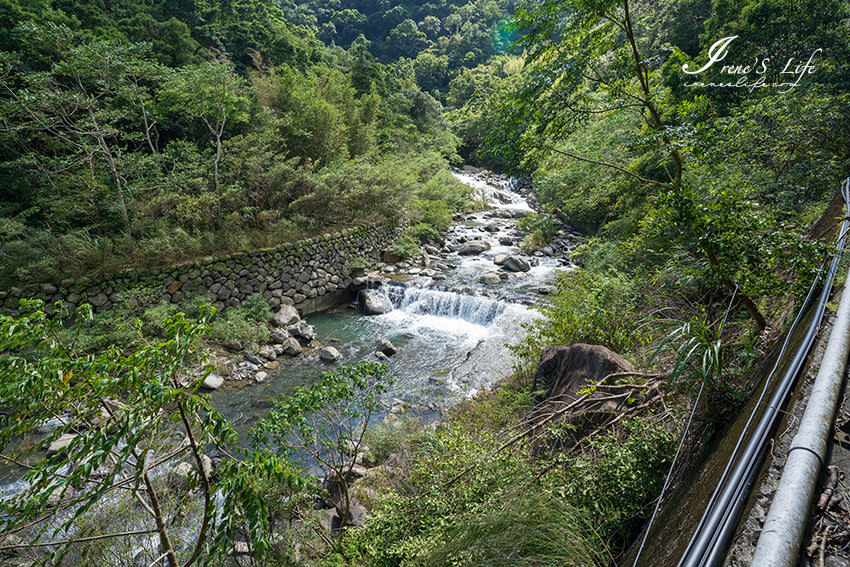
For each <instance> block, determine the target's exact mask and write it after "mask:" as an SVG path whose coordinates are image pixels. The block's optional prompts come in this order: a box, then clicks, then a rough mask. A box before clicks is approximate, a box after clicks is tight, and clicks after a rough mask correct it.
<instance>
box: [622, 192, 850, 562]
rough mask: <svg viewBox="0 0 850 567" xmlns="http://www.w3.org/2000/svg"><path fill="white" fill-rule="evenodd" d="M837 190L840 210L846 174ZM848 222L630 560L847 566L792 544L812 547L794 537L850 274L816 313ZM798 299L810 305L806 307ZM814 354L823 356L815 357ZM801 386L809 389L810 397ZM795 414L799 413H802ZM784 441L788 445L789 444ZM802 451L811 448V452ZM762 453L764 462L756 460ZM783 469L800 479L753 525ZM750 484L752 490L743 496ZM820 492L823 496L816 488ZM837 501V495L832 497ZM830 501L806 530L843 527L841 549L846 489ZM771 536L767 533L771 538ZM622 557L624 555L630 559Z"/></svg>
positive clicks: (824, 425) (810, 479)
mask: <svg viewBox="0 0 850 567" xmlns="http://www.w3.org/2000/svg"><path fill="white" fill-rule="evenodd" d="M841 197H843V200H844V203H845V206H846V207H847V210H848V211H850V180H847V181H845V182H844V183H843V184H842V187H841ZM838 202H840V201H838ZM834 209H835V210H834V211H833V210H832V206H831V209H830V211H831V212H830V213H829V217H830V218H833V219H834V218H835V216H838V214H839V213H838V211H839V210H840V209H839V208H838V204H837V203H836V206H835V207H834ZM833 213H835V214H834V215H833ZM824 218H826V214H825V215H824ZM819 222H820V221H819ZM833 226H834V224H833ZM848 230H850V217H845V218H844V219H843V222H842V223H841V227H840V230H839V239H838V245H837V247H836V254H835V256H834V257H833V260H832V262H830V265H829V268H828V270H825V269H822V273H821V274H820V275H823V272H826V278H825V280H824V285H823V287H822V289H821V292H820V294H819V298H818V297H816V296H815V291H816V290H817V287H816V286H817V284H818V283H819V282H818V281H816V282H815V283H814V284H813V287H812V289H811V290H810V294H809V297H808V298H807V299H806V301H805V302H803V305H802V307H801V311H800V313H799V314H798V316H797V319H796V320H795V322H794V324H793V325H792V327H791V330H790V331H789V334H788V336H787V337H786V339H785V342H784V344H783V345H782V348H781V349H778V348H776V349H774V350H773V352H777V351H778V354H776V355H775V357H774V356H773V355H771V358H769V359H768V360H770V361H771V362H766V364H773V369H772V370H771V371H770V372H769V373H767V374H765V371H766V370H767V367H765V368H763V369H762V370H759V371H758V372H757V374H758V375H760V376H764V378H763V379H761V380H760V382H761V384H762V387H763V389H762V390H761V394H760V395H758V396H755V397H753V398H752V399H751V401H750V402H748V403H747V409H746V411H745V412H743V413H742V414H740V415H739V416H738V418H736V419H735V420H734V421H733V422H732V423H731V424H730V429H729V431H728V432H727V434H726V435H724V436H723V437H722V438H721V439H719V441H718V443H717V445H716V446H715V447H714V449H713V450H712V451H711V452H710V453H707V458H706V461H705V462H704V463H703V465H702V466H700V467H697V468H695V469H693V471H692V473H689V475H688V476H689V478H686V479H683V483H682V485H681V486H682V489H681V490H678V491H675V493H673V494H671V495H670V502H669V503H668V504H667V505H665V508H666V510H663V509H662V513H661V514H660V516H659V518H658V520H659V522H658V523H657V524H656V526H655V527H654V528H653V529H652V530H651V531H650V537H649V545H647V549H646V550H645V551H646V553H644V554H643V555H642V556H641V561H640V562H639V565H641V566H643V567H648V566H653V567H654V566H655V565H677V564H678V565H679V567H717V566H719V565H726V566H729V567H743V566H745V565H753V566H756V567H763V566H779V565H782V566H786V565H787V566H789V567H790V566H796V565H798V564H800V565H803V566H808V565H818V567H821V566H823V567H839V566H840V567H844V566H847V567H850V563H846V562H843V560H842V559H841V557H840V553H841V551H840V549H838V548H840V547H841V546H837V547H836V546H835V545H832V546H831V547H828V549H829V550H832V551H838V552H839V554H834V555H830V554H828V553H825V552H826V551H827V549H824V553H823V556H821V555H820V554H819V553H818V554H816V555H815V561H814V562H813V563H809V562H808V559H807V558H806V556H805V555H801V553H800V551H799V550H800V547H801V545H802V546H803V547H804V548H805V550H806V551H807V552H809V553H810V554H811V553H812V550H813V547H812V545H811V542H810V541H806V542H802V541H801V540H802V539H803V537H802V536H803V534H804V532H805V531H806V529H807V526H808V525H809V524H810V522H809V513H810V510H811V508H812V506H811V503H812V500H813V499H814V498H815V496H813V495H815V494H817V495H821V492H822V488H819V487H818V486H816V484H817V480H818V475H819V471H818V469H821V466H820V465H821V463H822V462H823V459H824V457H823V453H824V452H825V447H826V445H827V441H825V440H824V439H829V438H830V437H831V432H832V424H833V415H834V410H835V406H836V401H837V399H838V397H839V389H840V386H841V383H842V380H841V378H842V377H843V376H844V369H845V366H846V359H847V350H848V349H847V348H846V345H848V344H850V276H848V279H847V281H846V282H845V287H846V288H848V289H847V290H846V291H845V293H844V294H843V298H842V301H841V303H840V306H839V310H840V314H839V316H838V317H836V318H830V317H826V318H824V317H823V316H824V312H825V310H826V304H827V301H828V300H829V297H830V292H831V281H832V278H833V277H834V276H835V275H836V273H837V271H838V261H839V256H840V251H841V250H842V249H843V243H844V240H845V238H844V237H845V236H846V235H847V233H848ZM808 307H810V309H807V308H808ZM804 313H805V314H804ZM833 325H834V326H835V328H836V331H835V333H831V332H830V331H831V329H830V327H832V326H833ZM833 334H834V338H833V339H832V340H831V341H829V342H830V343H832V344H830V345H829V347H828V348H825V346H826V345H827V342H828V341H827V337H830V336H832V335H833ZM779 346H780V345H777V347H779ZM821 357H823V360H824V362H823V364H822V365H821V364H820V362H821V361H820V358H821ZM819 366H820V367H821V369H820V370H819V369H818V367H819ZM815 373H817V374H818V376H819V379H818V384H817V385H816V386H814V385H813V384H812V382H813V376H814V374H815ZM804 377H805V378H804ZM825 378H829V380H827V382H826V383H824V381H823V379H825ZM791 392H794V395H793V401H792V403H791V404H788V403H786V402H787V400H788V397H789V395H790V394H791ZM811 392H814V394H812V395H811V396H810V394H811ZM810 397H811V400H812V405H811V407H810V409H808V410H805V409H804V408H805V407H806V406H807V405H808V403H807V401H808V399H809V398H810ZM816 408H817V409H816ZM803 414H808V415H806V416H805V417H803ZM745 422H746V423H745ZM804 422H810V423H813V424H814V426H812V425H807V426H805V427H804V428H803V431H804V432H805V431H806V430H812V429H814V430H816V431H818V435H817V437H816V439H814V440H813V439H812V438H809V437H808V436H807V435H806V434H805V433H804V434H803V436H802V437H797V436H796V429H797V427H798V426H799V425H800V423H804ZM840 423H844V421H843V420H842V421H841V422H840ZM792 439H793V441H792ZM733 445H734V447H733ZM791 447H794V449H793V450H791ZM789 450H790V454H791V457H790V458H788V461H789V463H788V464H787V466H786V458H787V455H788V451H789ZM812 451H814V453H815V454H817V456H815V454H812V453H811V452H812ZM796 453H800V454H804V453H806V454H807V456H811V457H812V459H813V460H812V461H811V462H809V459H806V462H805V465H804V466H805V467H808V472H805V470H806V469H805V468H800V467H799V465H795V464H794V462H795V461H797V462H799V460H800V459H799V458H798V457H797V455H795V454H796ZM765 457H767V459H768V461H769V463H770V466H767V467H765V466H763V464H764V460H765ZM848 460H850V459H848ZM812 465H814V466H812ZM791 468H794V469H795V473H794V474H795V475H796V476H797V477H798V478H799V477H804V478H805V479H806V482H805V483H804V484H802V483H796V482H793V481H792V483H791V484H790V485H789V481H788V480H785V481H783V483H784V484H785V485H786V487H785V488H783V489H782V490H781V491H780V494H782V493H785V494H791V497H790V498H789V497H787V496H780V497H779V499H778V500H777V502H778V503H777V504H776V505H775V506H774V508H775V509H773V510H771V511H770V516H771V520H770V523H769V524H768V527H767V528H766V529H763V528H764V521H765V520H766V519H767V518H766V515H767V510H768V509H769V508H771V506H772V501H773V495H774V492H775V491H776V487H777V484H778V479H779V477H780V475H782V474H786V472H787V471H789V470H791ZM765 470H767V476H766V477H765V475H764V473H762V474H759V473H760V472H761V471H765ZM837 472H838V471H837V470H836V471H835V474H834V475H833V476H834V477H835V481H834V483H833V484H834V486H833V492H835V491H836V490H839V491H840V490H844V489H845V487H846V483H844V482H843V479H841V478H840V475H839V474H837ZM801 473H802V474H801ZM791 478H792V479H793V478H794V476H792V477H791ZM754 485H755V487H756V490H755V491H754V493H753V494H752V495H751V489H752V488H753V486H754ZM788 486H790V487H791V488H789V487H788ZM709 494H710V496H709ZM831 498H832V495H831V494H830V495H827V497H826V500H827V502H833V500H831ZM820 500H823V496H822V495H821V498H820ZM842 501H843V504H841V503H840V502H842ZM791 502H793V503H791ZM834 504H835V507H834V508H833V509H832V510H830V509H829V507H828V506H827V509H826V511H825V512H824V513H823V514H821V517H820V518H818V519H817V520H816V522H815V524H816V526H815V528H816V529H815V531H814V532H813V537H815V538H817V537H819V532H817V529H818V527H820V528H823V527H824V526H833V527H832V528H831V529H833V531H834V533H835V532H841V533H844V536H847V537H846V542H847V545H846V546H845V551H846V549H847V548H850V515H848V505H850V495H847V497H846V498H843V497H842V498H836V499H835V500H834ZM745 510H746V512H745ZM742 513H744V516H745V517H746V521H744V522H740V521H739V520H740V519H741V516H742ZM826 514H831V516H830V517H829V522H825V521H824V516H825V515H826ZM747 516H748V517H747ZM833 517H836V518H837V520H834V519H833ZM842 518H843V519H846V521H845V520H842ZM845 532H846V533H845ZM762 534H764V535H765V538H766V539H765V541H764V543H763V544H758V545H759V546H761V549H760V551H759V552H758V553H759V556H758V557H757V558H756V559H755V560H753V557H754V551H755V548H756V546H757V542H758V539H759V537H761V536H762ZM827 535H828V532H827ZM820 536H821V542H824V538H823V537H822V536H823V534H820ZM810 537H812V536H810ZM771 538H774V539H773V541H772V542H771V541H770V539H771ZM730 544H731V545H730ZM821 547H822V548H823V547H827V546H821ZM815 551H817V550H815ZM809 557H811V555H809ZM821 557H823V558H821ZM623 564H624V565H625V564H631V560H627V561H626V562H624V563H623Z"/></svg>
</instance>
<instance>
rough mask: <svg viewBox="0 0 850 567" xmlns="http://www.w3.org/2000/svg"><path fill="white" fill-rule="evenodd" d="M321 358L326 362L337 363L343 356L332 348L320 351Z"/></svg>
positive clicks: (323, 348)
mask: <svg viewBox="0 0 850 567" xmlns="http://www.w3.org/2000/svg"><path fill="white" fill-rule="evenodd" d="M319 358H321V359H322V360H323V361H324V362H336V361H337V360H339V359H340V358H342V355H341V354H340V353H339V351H338V350H336V349H335V348H334V347H332V346H326V347H322V349H321V350H319Z"/></svg>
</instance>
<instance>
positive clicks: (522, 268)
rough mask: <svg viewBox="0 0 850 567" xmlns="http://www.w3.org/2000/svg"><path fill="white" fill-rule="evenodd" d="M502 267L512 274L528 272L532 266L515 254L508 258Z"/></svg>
mask: <svg viewBox="0 0 850 567" xmlns="http://www.w3.org/2000/svg"><path fill="white" fill-rule="evenodd" d="M502 265H503V266H504V267H505V269H508V270H510V271H512V272H527V271H528V270H530V269H531V265H529V263H528V262H526V261H525V259H523V258H521V257H519V256H515V255H513V254H511V255H510V256H507V257H506V258H505V261H504V263H503V264H502Z"/></svg>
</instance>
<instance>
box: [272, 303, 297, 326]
mask: <svg viewBox="0 0 850 567" xmlns="http://www.w3.org/2000/svg"><path fill="white" fill-rule="evenodd" d="M300 320H301V316H300V315H298V310H297V309H295V307H293V306H292V305H281V306H280V311H278V312H277V313H275V314H274V317H273V318H272V324H274V325H275V326H277V327H288V326H289V325H294V324H295V323H297V322H298V321H300Z"/></svg>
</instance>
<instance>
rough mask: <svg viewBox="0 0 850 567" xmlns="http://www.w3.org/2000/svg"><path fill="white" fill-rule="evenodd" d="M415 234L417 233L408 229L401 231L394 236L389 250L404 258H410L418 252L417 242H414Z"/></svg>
mask: <svg viewBox="0 0 850 567" xmlns="http://www.w3.org/2000/svg"><path fill="white" fill-rule="evenodd" d="M417 226H418V225H417ZM414 229H415V227H414ZM416 235H417V233H415V232H412V230H410V229H409V230H407V231H405V232H403V233H402V235H401V236H399V237H398V238H396V239H395V241H394V242H393V243H392V246H390V250H392V252H393V254H395V255H397V256H399V257H401V258H403V259H405V260H406V259H408V258H412V257H413V256H415V255H416V254H418V253H419V244H418V243H417V242H416Z"/></svg>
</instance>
